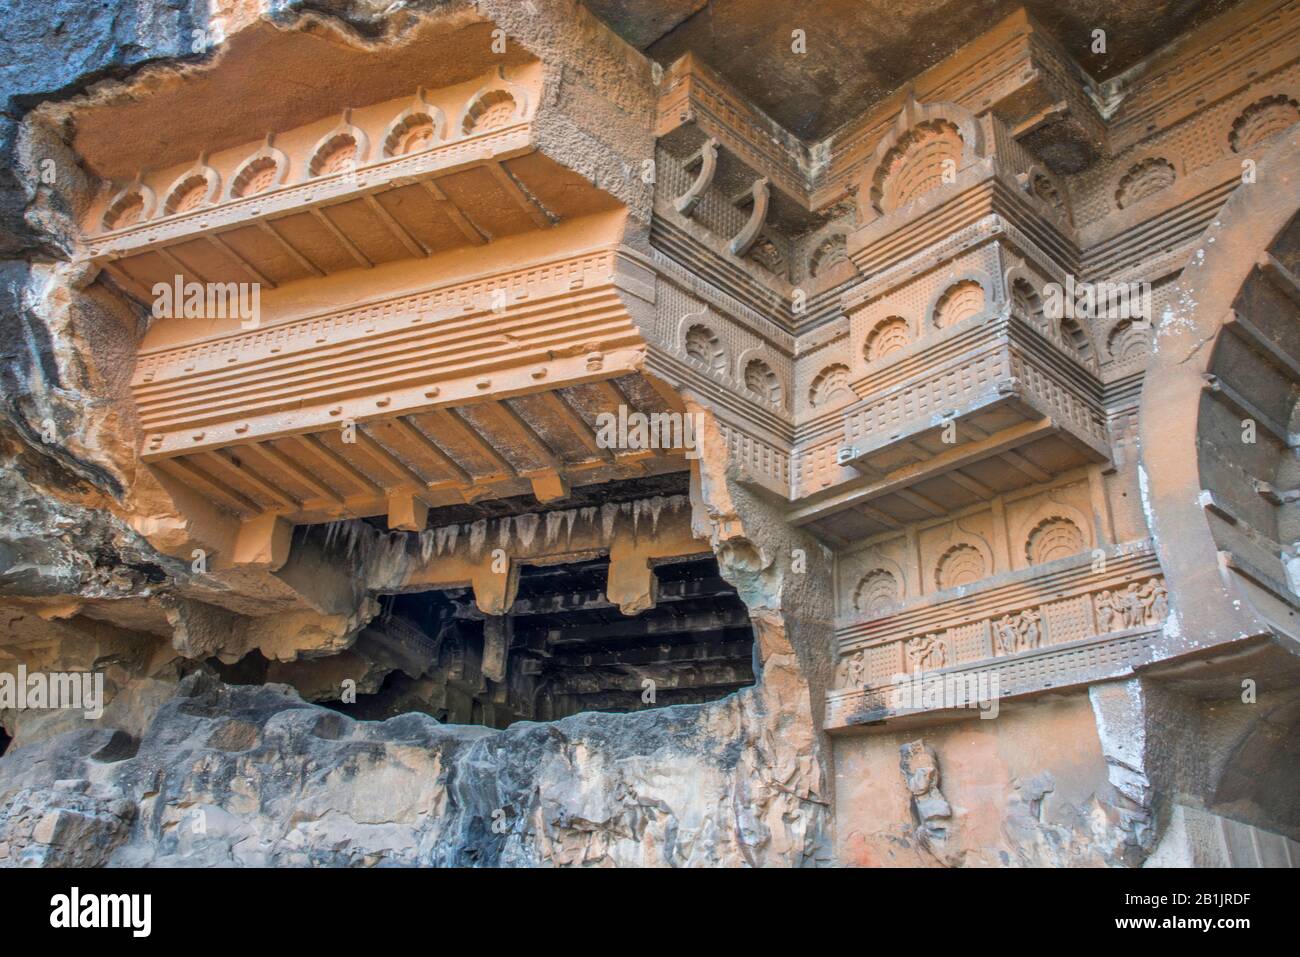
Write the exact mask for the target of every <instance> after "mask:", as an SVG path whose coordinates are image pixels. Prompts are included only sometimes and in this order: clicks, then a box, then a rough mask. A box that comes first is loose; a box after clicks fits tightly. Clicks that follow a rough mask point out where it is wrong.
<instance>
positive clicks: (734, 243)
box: [730, 176, 771, 256]
mask: <svg viewBox="0 0 1300 957" xmlns="http://www.w3.org/2000/svg"><path fill="white" fill-rule="evenodd" d="M751 196H752V197H753V201H754V208H753V209H751V210H750V211H749V222H747V223H745V225H744V227H743V228H742V229H741V230H740V232H739V233H737V234H736V236H735V237H734V238H733V239H732V240H731V246H730V249H731V254H732V255H733V256H743V255H745V253H747V252H749V250H750V247H751V246H753V245H754V242H755V240H757V239H758V234H759V232H760V231H761V230H762V228H763V223H764V222H765V221H766V220H767V203H768V199H769V198H770V196H771V190H770V189H769V188H768V184H767V177H766V176H764V177H763V178H762V179H758V180H755V181H754V189H753V191H752V193H751Z"/></svg>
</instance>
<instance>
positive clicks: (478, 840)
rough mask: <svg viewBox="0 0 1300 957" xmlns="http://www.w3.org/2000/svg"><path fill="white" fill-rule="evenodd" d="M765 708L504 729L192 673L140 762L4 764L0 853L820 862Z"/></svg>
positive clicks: (818, 812)
mask: <svg viewBox="0 0 1300 957" xmlns="http://www.w3.org/2000/svg"><path fill="white" fill-rule="evenodd" d="M764 709H765V702H764V697H763V694H762V693H761V691H748V692H744V693H741V694H738V695H735V696H733V697H731V698H728V699H726V700H724V701H720V702H716V703H713V704H708V705H691V706H677V707H672V708H666V709H663V710H660V711H653V712H643V713H640V714H629V715H611V714H585V715H580V716H577V717H573V718H566V719H563V720H560V721H556V722H553V723H550V724H531V723H522V724H517V725H515V726H513V727H511V728H510V729H508V730H506V731H492V730H488V729H486V728H476V727H465V726H446V725H441V724H439V723H438V722H436V721H435V720H433V719H432V718H429V717H428V716H426V715H418V714H409V715H404V716H402V717H398V718H393V719H390V720H388V721H385V722H381V723H373V722H358V721H354V720H352V719H350V718H348V717H345V716H343V715H341V714H339V713H337V712H335V711H330V710H327V709H323V708H320V707H317V706H314V705H309V704H307V703H305V702H303V701H302V699H301V698H299V697H298V696H297V695H296V694H295V693H294V692H293V691H292V689H289V688H287V687H285V686H282V685H279V686H277V685H268V686H264V687H240V686H230V685H223V684H220V683H219V682H216V681H214V680H213V679H211V678H207V677H205V676H201V675H194V676H191V677H189V678H187V679H185V680H184V681H183V682H182V683H181V685H180V687H179V690H178V693H177V695H176V696H175V697H174V698H172V699H171V700H170V701H168V702H167V703H166V704H165V705H163V707H162V708H160V709H159V711H158V713H157V715H156V716H155V717H154V719H153V721H152V722H151V723H150V725H149V727H148V728H147V729H146V730H145V732H144V734H143V736H142V737H141V739H140V741H139V745H138V750H137V751H135V753H134V754H130V755H129V756H125V757H121V756H119V755H121V754H124V753H126V752H127V751H128V750H129V748H126V747H124V746H123V745H118V750H117V751H116V752H114V750H113V749H112V748H108V749H107V751H106V746H107V745H108V743H109V742H108V740H107V739H108V738H109V737H110V736H109V735H107V734H106V733H105V732H71V733H69V734H66V735H62V736H60V737H57V738H52V739H49V740H47V741H44V742H41V743H39V744H34V745H30V746H27V747H24V748H20V749H17V750H15V751H14V752H12V753H11V754H10V755H7V756H6V757H5V758H4V760H3V761H0V848H4V847H6V846H7V847H8V856H7V857H0V864H7V865H15V864H28V865H38V864H42V865H62V864H72V863H79V864H80V863H84V864H100V863H111V864H116V865H172V866H179V865H185V866H192V865H204V864H235V865H285V864H317V865H349V866H387V865H395V864H403V865H415V864H420V865H468V866H497V865H529V866H549V865H554V866H558V865H581V866H616V865H644V866H668V865H673V866H740V865H807V864H813V863H816V862H818V861H819V860H820V859H822V858H823V857H824V855H825V842H826V826H827V816H826V807H825V804H824V801H823V800H822V798H820V797H819V796H818V794H816V793H815V792H812V791H810V790H809V788H808V781H807V779H806V778H804V777H802V776H801V775H800V774H798V773H797V772H795V773H791V772H790V770H788V769H787V766H788V765H789V762H790V757H789V756H788V755H783V753H782V747H781V745H779V744H778V743H776V742H775V741H774V740H773V738H772V737H771V735H770V732H769V731H768V720H769V718H768V715H766V714H765V710H764ZM69 779H71V780H74V781H75V782H76V783H75V784H70V783H69ZM0 853H3V852H2V851H0Z"/></svg>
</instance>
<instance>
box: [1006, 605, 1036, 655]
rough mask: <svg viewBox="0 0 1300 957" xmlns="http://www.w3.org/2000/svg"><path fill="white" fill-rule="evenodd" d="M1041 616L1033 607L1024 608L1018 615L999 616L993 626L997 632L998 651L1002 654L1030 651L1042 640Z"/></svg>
mask: <svg viewBox="0 0 1300 957" xmlns="http://www.w3.org/2000/svg"><path fill="white" fill-rule="evenodd" d="M1041 620H1042V616H1041V615H1039V613H1038V612H1037V611H1036V610H1035V609H1033V608H1026V609H1025V610H1024V611H1022V612H1020V613H1019V614H1018V615H1007V616H1005V617H1004V618H1000V619H999V620H998V621H997V622H996V623H995V624H994V628H995V629H996V632H997V643H998V652H999V653H1000V654H1004V655H1010V654H1014V653H1015V652H1017V651H1030V650H1032V649H1034V648H1037V647H1038V646H1039V645H1041V644H1042V642H1043V630H1042V624H1041Z"/></svg>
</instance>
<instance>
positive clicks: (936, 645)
mask: <svg viewBox="0 0 1300 957" xmlns="http://www.w3.org/2000/svg"><path fill="white" fill-rule="evenodd" d="M906 651H907V663H908V665H909V667H910V668H911V670H912V671H913V672H914V673H915V672H917V671H932V670H934V669H935V668H942V667H943V666H944V665H946V664H947V663H948V644H947V642H945V641H944V640H943V639H942V638H940V637H939V636H938V635H936V634H930V635H926V636H925V637H924V638H920V637H917V638H913V639H911V640H910V641H908V643H907V645H906Z"/></svg>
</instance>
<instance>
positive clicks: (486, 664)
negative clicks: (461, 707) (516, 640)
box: [483, 615, 512, 682]
mask: <svg viewBox="0 0 1300 957" xmlns="http://www.w3.org/2000/svg"><path fill="white" fill-rule="evenodd" d="M511 630H512V629H511V627H510V619H509V618H507V617H506V616H504V615H488V616H487V617H486V618H485V619H483V677H484V678H487V679H489V680H491V681H498V682H500V681H505V680H506V659H507V657H508V655H509V654H510V633H511Z"/></svg>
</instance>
